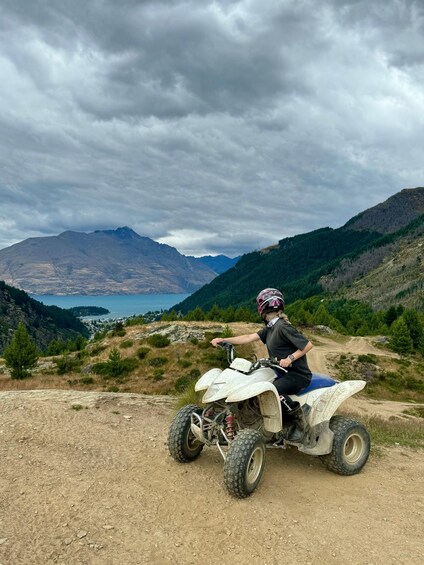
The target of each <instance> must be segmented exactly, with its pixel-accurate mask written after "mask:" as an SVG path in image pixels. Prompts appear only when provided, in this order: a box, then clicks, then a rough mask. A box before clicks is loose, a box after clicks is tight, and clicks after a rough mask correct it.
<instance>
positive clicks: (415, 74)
mask: <svg viewBox="0 0 424 565" xmlns="http://www.w3.org/2000/svg"><path fill="white" fill-rule="evenodd" d="M1 10H2V18H1V19H0V34H1V39H2V43H1V45H2V47H1V50H0V72H1V73H2V78H3V84H2V89H1V91H0V109H1V112H0V147H1V152H0V170H1V173H0V200H1V206H0V246H2V245H3V246H5V245H8V244H10V243H13V242H15V241H19V240H20V239H24V238H25V237H29V236H34V235H40V234H42V235H49V234H56V233H60V232H61V231H64V230H65V229H74V230H81V231H91V230H93V229H106V228H107V229H109V228H114V227H117V226H121V225H129V226H131V227H133V228H134V229H135V230H136V231H138V232H139V233H141V234H143V235H147V236H149V237H152V238H153V239H156V240H160V241H163V242H165V243H170V244H172V245H174V246H175V247H177V248H178V249H179V250H180V251H182V252H187V253H189V254H194V255H196V254H206V253H227V254H232V255H237V254H239V253H241V252H247V251H250V250H252V249H257V248H260V247H262V246H266V245H270V244H272V243H275V242H276V241H278V240H279V239H281V238H283V237H285V236H289V235H295V234H296V233H300V232H304V231H309V230H312V229H316V228H318V227H322V226H324V225H331V226H332V227H338V226H339V225H342V224H343V223H345V222H346V221H347V220H348V219H349V218H350V217H352V216H353V215H354V214H356V213H358V212H360V211H361V210H363V209H365V208H368V207H370V206H373V205H375V204H377V203H378V202H380V201H382V200H384V199H386V198H387V197H388V196H390V195H391V194H393V193H394V192H397V191H398V190H401V189H402V188H403V187H405V186H418V185H420V184H421V185H422V177H423V175H424V165H423V164H422V163H423V162H424V161H423V159H422V151H421V147H422V146H423V143H424V134H423V131H424V129H423V127H422V126H423V123H422V122H423V118H422V116H424V107H423V106H424V100H423V97H422V87H423V80H424V75H423V62H422V53H423V47H422V45H424V43H423V42H422V41H421V39H422V29H423V27H422V25H423V19H422V9H421V6H420V3H418V2H412V1H407V0H404V1H401V0H399V1H395V0H389V2H383V1H382V0H381V2H380V1H377V2H373V3H372V5H370V4H369V2H365V1H364V2H363V1H359V0H358V1H356V2H354V1H350V2H348V1H344V2H343V1H340V2H339V1H337V2H336V1H335V0H334V1H333V0H325V1H324V2H320V3H319V4H317V3H316V2H312V0H303V1H302V2H298V1H294V0H291V1H288V2H280V1H277V0H275V1H271V0H270V1H269V2H266V3H264V2H262V1H261V2H260V1H259V0H256V1H255V0H253V1H249V2H247V1H238V2H229V1H220V2H205V3H203V2H197V1H194V0H191V1H186V2H182V1H181V2H180V1H178V0H174V1H172V2H171V1H169V2H162V1H161V2H147V1H146V2H140V1H134V2H133V1H130V0H126V1H124V2H119V3H116V2H112V1H111V0H104V1H102V2H100V1H94V0H93V1H92V2H89V3H87V2H82V1H80V0H75V1H72V2H71V1H68V2H60V3H57V2H54V1H53V0H50V1H41V0H38V1H37V0H34V2H30V3H27V2H23V1H22V0H21V1H19V0H14V1H13V2H11V1H9V0H5V1H4V2H2V7H1Z"/></svg>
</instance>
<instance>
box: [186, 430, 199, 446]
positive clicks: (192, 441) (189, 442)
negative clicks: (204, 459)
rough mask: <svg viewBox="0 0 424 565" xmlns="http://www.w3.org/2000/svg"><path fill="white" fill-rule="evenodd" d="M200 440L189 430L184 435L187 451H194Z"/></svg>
mask: <svg viewBox="0 0 424 565" xmlns="http://www.w3.org/2000/svg"><path fill="white" fill-rule="evenodd" d="M199 445H200V442H199V440H198V439H197V437H196V436H195V435H194V434H193V432H192V431H191V430H190V431H189V432H188V434H187V437H186V447H187V449H188V450H189V451H196V449H197V448H198V447H199Z"/></svg>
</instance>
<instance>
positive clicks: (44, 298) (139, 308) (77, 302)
mask: <svg viewBox="0 0 424 565" xmlns="http://www.w3.org/2000/svg"><path fill="white" fill-rule="evenodd" d="M188 296H190V295H189V294H119V295H117V294H113V295H107V296H103V295H102V296H87V295H75V296H55V295H47V294H46V295H35V294H31V298H34V300H38V301H39V302H42V303H43V304H45V305H46V306H59V308H73V307H74V306H101V307H102V308H107V310H109V312H110V313H109V314H103V315H101V316H87V317H86V318H85V319H90V320H99V319H101V320H108V319H110V318H127V317H128V316H134V315H139V314H145V313H146V312H156V311H161V310H169V309H170V308H172V306H174V305H175V304H178V303H179V302H182V301H183V300H184V299H185V298H187V297H188Z"/></svg>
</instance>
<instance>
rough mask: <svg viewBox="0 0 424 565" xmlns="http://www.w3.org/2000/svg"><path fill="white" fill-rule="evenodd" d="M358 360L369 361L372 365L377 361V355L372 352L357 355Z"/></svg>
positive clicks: (361, 361)
mask: <svg viewBox="0 0 424 565" xmlns="http://www.w3.org/2000/svg"><path fill="white" fill-rule="evenodd" d="M358 361H359V362H360V363H371V364H372V365H375V364H376V363H377V357H376V356H375V355H373V354H372V353H369V354H365V355H358Z"/></svg>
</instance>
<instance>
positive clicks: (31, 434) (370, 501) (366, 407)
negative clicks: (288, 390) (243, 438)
mask: <svg viewBox="0 0 424 565" xmlns="http://www.w3.org/2000/svg"><path fill="white" fill-rule="evenodd" d="M352 346H353V344H352ZM325 347H326V346H325V344H324V345H322V346H320V347H316V348H314V350H313V351H314V352H315V357H314V355H312V356H311V358H310V360H311V366H312V368H313V369H314V370H315V371H321V369H322V368H325V365H320V363H324V362H325V355H326V353H325V349H324V348H325ZM343 347H344V348H346V346H343ZM350 351H352V349H350ZM364 352H366V351H365V350H364V344H361V353H364ZM311 353H312V352H311ZM320 356H322V357H320ZM322 372H325V371H322ZM0 403H1V410H0V564H1V565H12V564H13V565H15V564H23V565H32V564H36V565H50V564H63V565H74V564H86V565H136V564H142V563H150V564H153V565H168V564H172V565H175V564H177V565H186V564H194V565H197V564H201V563H208V565H222V564H226V563H231V564H232V565H245V564H246V563H252V564H255V565H256V564H261V565H265V564H269V565H281V564H282V563H284V564H285V565H291V564H295V563H300V564H302V565H307V564H310V565H321V564H322V565H327V564H329V563H330V564H335V565H346V564H347V563H349V564H351V565H371V564H373V565H388V564H389V565H394V564H396V565H400V564H402V565H421V564H422V563H423V562H424V542H423V535H422V534H423V523H424V500H423V494H422V493H423V492H424V452H423V451H414V450H409V449H405V448H401V447H397V448H393V449H386V450H384V451H383V454H382V455H379V456H376V455H373V456H371V458H370V460H369V462H368V463H367V465H366V466H365V468H364V469H363V471H362V472H361V473H360V474H358V475H355V476H353V477H341V476H338V475H335V474H333V473H330V472H329V471H327V470H326V469H325V468H324V466H323V465H322V464H321V462H320V460H319V459H318V458H312V457H310V456H306V455H303V454H301V453H299V452H298V451H297V450H296V449H295V448H289V449H287V450H281V449H279V450H269V451H268V452H267V465H266V470H265V475H264V478H263V480H262V482H261V484H260V486H259V488H258V489H257V490H256V491H255V493H254V494H253V496H251V497H250V498H248V499H246V500H236V499H233V498H231V497H230V496H229V495H228V494H227V493H226V491H225V490H224V487H223V482H222V468H223V464H222V459H221V456H220V455H219V453H218V451H217V450H216V449H204V451H203V453H202V454H201V456H200V457H199V459H197V460H196V461H195V462H193V463H191V464H186V465H182V464H178V463H176V462H175V461H173V460H172V459H171V458H170V456H169V455H168V452H167V448H166V438H167V430H168V426H169V421H170V419H171V417H172V414H173V406H172V401H171V400H170V399H169V398H168V397H160V396H158V397H148V396H143V395H133V394H113V393H96V392H93V393H80V392H76V391H67V392H64V391H16V392H2V393H0ZM395 404H396V403H395ZM383 406H384V407H385V406H387V403H379V404H378V405H373V404H371V403H369V402H368V401H366V400H365V399H364V400H359V401H356V404H354V405H353V408H354V409H356V410H357V411H358V412H360V411H361V410H363V411H368V412H369V411H370V410H371V411H373V412H375V411H376V410H378V411H380V410H383V408H382V407H383ZM397 408H398V410H399V406H398V407H397ZM385 409H386V408H384V410H385ZM384 410H383V411H384Z"/></svg>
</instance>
